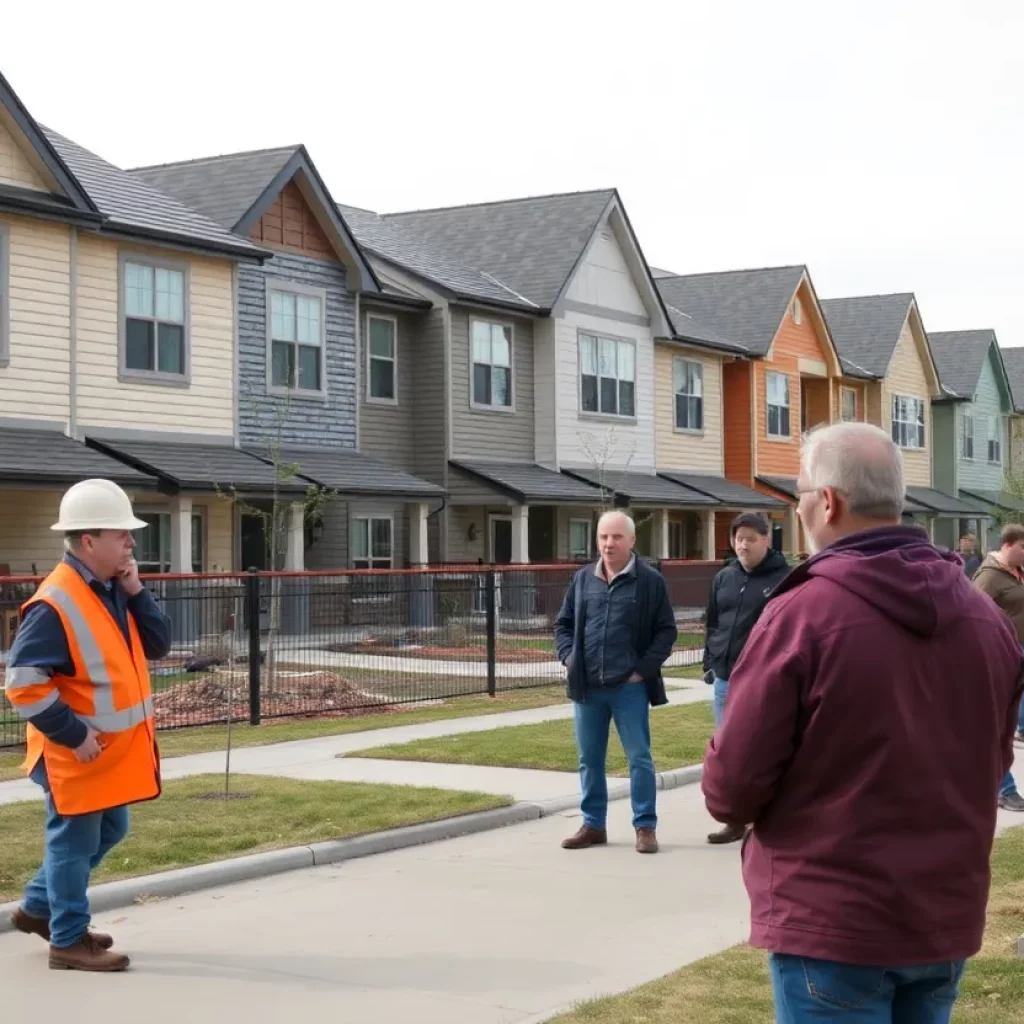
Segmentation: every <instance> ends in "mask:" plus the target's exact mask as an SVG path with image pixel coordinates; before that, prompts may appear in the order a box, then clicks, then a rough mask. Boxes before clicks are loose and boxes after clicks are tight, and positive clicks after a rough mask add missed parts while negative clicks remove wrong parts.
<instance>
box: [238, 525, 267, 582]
mask: <svg viewBox="0 0 1024 1024" xmlns="http://www.w3.org/2000/svg"><path fill="white" fill-rule="evenodd" d="M241 532H242V566H241V567H242V568H243V569H245V570H248V569H259V570H260V571H261V572H262V571H265V570H266V568H267V554H268V552H267V542H266V538H265V537H264V525H263V517H262V516H254V515H252V514H248V515H247V514H245V513H243V514H242V531H241Z"/></svg>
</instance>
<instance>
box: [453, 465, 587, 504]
mask: <svg viewBox="0 0 1024 1024" xmlns="http://www.w3.org/2000/svg"><path fill="white" fill-rule="evenodd" d="M452 465H453V466H455V467H456V468H457V469H461V470H464V471H465V472H467V473H471V474H473V476H477V477H480V478H481V479H483V480H486V481H488V482H489V483H492V484H494V485H495V486H496V487H497V488H498V489H499V490H502V491H506V492H508V493H510V494H512V495H513V496H514V497H516V498H518V500H519V501H521V502H532V501H536V502H543V501H581V502H584V503H586V504H591V503H593V502H600V500H601V491H600V489H599V488H597V487H595V486H592V485H591V484H588V483H584V482H583V481H582V480H577V479H576V478H575V477H572V476H567V475H566V474H565V473H556V472H555V471H554V470H553V469H545V468H544V467H543V466H536V465H533V464H532V463H507V462H476V461H468V460H465V459H458V460H452Z"/></svg>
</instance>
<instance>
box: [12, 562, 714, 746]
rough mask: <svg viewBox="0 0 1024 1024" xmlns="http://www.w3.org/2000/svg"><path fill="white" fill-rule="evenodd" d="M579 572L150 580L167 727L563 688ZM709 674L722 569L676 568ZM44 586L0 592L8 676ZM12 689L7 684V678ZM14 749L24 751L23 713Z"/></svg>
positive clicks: (691, 642) (692, 653)
mask: <svg viewBox="0 0 1024 1024" xmlns="http://www.w3.org/2000/svg"><path fill="white" fill-rule="evenodd" d="M578 568H579V567H578V566H576V565H552V566H534V565H531V566H516V567H504V566H501V567H489V566H443V567H433V568H430V569H425V570H424V569H412V570H394V571H391V570H355V571H349V572H308V573H255V572H254V573H238V574H211V575H193V576H153V577H148V578H146V585H147V587H148V588H149V589H150V590H152V591H153V593H154V594H155V595H156V597H157V599H158V600H159V601H160V603H161V606H162V607H163V609H164V611H165V612H166V613H167V615H168V617H169V618H170V620H171V624H172V637H173V644H172V649H171V652H170V654H169V655H168V656H167V657H166V658H163V659H161V660H160V661H159V662H154V663H153V664H152V665H151V668H150V672H151V678H152V684H153V690H154V707H155V714H156V722H157V727H158V728H160V729H175V728H183V727H193V726H203V725H213V724H223V723H225V722H226V721H227V720H228V719H229V718H230V719H231V720H232V721H246V722H251V723H253V724H257V723H259V722H260V721H262V720H263V719H269V718H280V717H285V716H318V717H322V716H341V715H347V714H353V713H365V712H368V711H373V710H374V709H380V710H385V709H390V708H393V707H395V706H396V705H408V704H415V703H422V702H428V701H437V700H443V699H448V698H453V697H459V696H463V695H470V694H496V693H498V692H501V691H506V690H517V689H525V688H529V687H541V686H550V685H555V684H561V682H562V681H563V679H564V669H563V668H562V666H561V664H560V662H559V660H558V656H557V654H556V652H555V646H554V638H553V629H554V620H555V617H556V615H557V613H558V609H559V607H560V606H561V603H562V599H563V597H564V596H565V592H566V589H567V587H568V585H569V583H570V580H571V578H572V575H573V573H574V572H576V570H577V569H578ZM659 568H660V569H661V570H662V572H663V574H664V575H665V578H666V581H667V583H668V586H669V592H670V596H671V598H672V601H673V606H674V607H675V608H676V611H677V619H678V620H679V638H678V641H677V644H676V649H675V651H674V652H673V655H672V658H671V659H670V664H673V665H686V664H696V663H697V662H699V661H700V658H701V652H702V649H703V626H702V622H701V620H700V611H701V610H702V609H703V607H704V605H705V604H706V601H707V593H708V588H709V586H710V581H711V578H712V577H713V576H714V572H715V570H716V569H717V568H718V566H717V565H716V564H714V563H700V562H678V563H676V562H663V563H661V564H660V566H659ZM38 582H39V581H38V580H35V579H29V578H21V579H13V578H6V579H0V618H2V621H3V625H4V632H3V635H2V636H0V673H2V663H3V662H5V661H6V653H5V652H7V651H9V650H10V645H11V642H12V641H13V637H14V635H15V632H16V629H17V624H18V609H19V607H20V606H21V604H22V603H23V602H24V601H25V600H26V599H27V598H28V597H30V596H31V595H32V593H33V592H34V591H35V588H36V586H37V585H38ZM0 678H2V676H0ZM0 703H2V709H0V747H5V746H7V747H9V746H13V745H17V744H19V743H20V742H22V740H23V738H24V732H23V726H22V724H21V723H20V722H19V721H18V719H17V716H16V715H15V714H14V712H13V709H12V708H11V707H10V705H9V704H8V703H7V702H6V701H4V702H0Z"/></svg>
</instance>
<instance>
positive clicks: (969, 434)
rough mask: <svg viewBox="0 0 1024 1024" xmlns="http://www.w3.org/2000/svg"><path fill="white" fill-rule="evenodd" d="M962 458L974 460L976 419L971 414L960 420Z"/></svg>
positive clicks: (966, 414) (965, 414)
mask: <svg viewBox="0 0 1024 1024" xmlns="http://www.w3.org/2000/svg"><path fill="white" fill-rule="evenodd" d="M960 457H961V458H964V459H973V458H974V417H973V416H971V415H970V414H969V413H964V415H963V419H961V420H960Z"/></svg>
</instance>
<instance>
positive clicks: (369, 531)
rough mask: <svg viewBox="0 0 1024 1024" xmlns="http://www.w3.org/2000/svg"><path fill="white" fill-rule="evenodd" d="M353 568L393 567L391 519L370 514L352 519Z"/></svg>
mask: <svg viewBox="0 0 1024 1024" xmlns="http://www.w3.org/2000/svg"><path fill="white" fill-rule="evenodd" d="M352 568H353V569H390V568H391V520H390V519H385V518H378V517H376V516H368V517H365V518H360V519H353V520H352Z"/></svg>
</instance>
